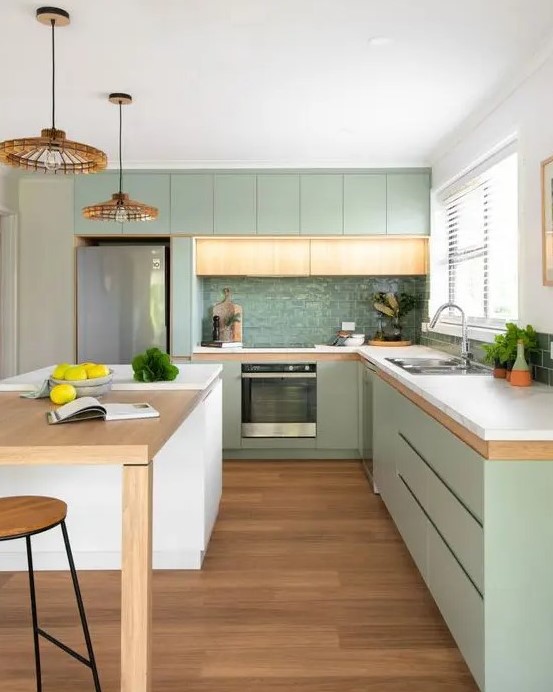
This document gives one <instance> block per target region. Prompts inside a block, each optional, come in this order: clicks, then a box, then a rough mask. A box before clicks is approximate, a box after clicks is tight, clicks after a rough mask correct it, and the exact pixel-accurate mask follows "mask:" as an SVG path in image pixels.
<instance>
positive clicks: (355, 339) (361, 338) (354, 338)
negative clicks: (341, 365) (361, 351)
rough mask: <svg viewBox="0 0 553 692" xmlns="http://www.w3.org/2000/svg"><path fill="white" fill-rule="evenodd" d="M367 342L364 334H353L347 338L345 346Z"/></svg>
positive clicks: (360, 344)
mask: <svg viewBox="0 0 553 692" xmlns="http://www.w3.org/2000/svg"><path fill="white" fill-rule="evenodd" d="M364 343H365V335H364V334H352V335H351V336H348V338H347V339H346V341H345V343H344V346H363V344H364Z"/></svg>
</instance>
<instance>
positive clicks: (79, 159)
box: [0, 7, 107, 173]
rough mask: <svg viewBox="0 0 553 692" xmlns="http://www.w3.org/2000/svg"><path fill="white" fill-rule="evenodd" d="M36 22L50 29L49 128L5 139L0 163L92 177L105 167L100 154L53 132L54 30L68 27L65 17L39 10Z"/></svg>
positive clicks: (55, 10) (52, 10)
mask: <svg viewBox="0 0 553 692" xmlns="http://www.w3.org/2000/svg"><path fill="white" fill-rule="evenodd" d="M36 18H37V19H38V21H39V22H40V23H41V24H46V25H47V26H50V27H51V29H52V127H49V128H46V129H44V130H42V131H41V133H40V137H25V138H23V139H9V140H6V141H5V142H0V163H4V164H6V165H8V166H14V167H15V168H26V169H27V170H30V171H43V172H44V173H96V172H97V171H101V170H102V169H103V168H105V167H106V165H107V157H106V155H105V154H104V152H103V151H100V150H99V149H95V148H94V147H91V146H89V145H88V144H81V143H80V142H72V141H71V140H69V139H66V136H65V132H64V131H63V130H58V129H56V94H55V86H56V50H55V47H56V42H55V29H56V27H57V26H67V25H68V24H69V21H70V20H69V13H68V12H66V11H65V10H60V9H59V8H58V7H39V9H38V10H37V11H36Z"/></svg>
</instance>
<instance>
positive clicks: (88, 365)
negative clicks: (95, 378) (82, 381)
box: [79, 362, 96, 370]
mask: <svg viewBox="0 0 553 692" xmlns="http://www.w3.org/2000/svg"><path fill="white" fill-rule="evenodd" d="M79 365H80V366H81V367H83V368H85V370H86V368H91V367H92V366H93V365H96V363H92V362H87V363H79Z"/></svg>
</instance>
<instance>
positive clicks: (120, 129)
mask: <svg viewBox="0 0 553 692" xmlns="http://www.w3.org/2000/svg"><path fill="white" fill-rule="evenodd" d="M122 139H123V106H122V105H121V101H119V194H123V155H122V144H121V141H122Z"/></svg>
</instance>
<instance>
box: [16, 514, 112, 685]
mask: <svg viewBox="0 0 553 692" xmlns="http://www.w3.org/2000/svg"><path fill="white" fill-rule="evenodd" d="M61 530H62V533H63V542H64V543H65V551H66V552H67V560H68V562H69V569H70V570H71V579H72V581H73V588H74V589H75V596H76V598H77V606H78V608H79V615H80V617H81V624H82V627H83V634H84V638H85V641H86V648H87V651H88V659H89V661H90V668H91V670H92V677H93V679H94V689H95V690H96V692H102V690H101V687H100V678H99V677H98V668H97V667H96V659H95V658H94V651H93V649H92V640H91V639H90V632H89V631H88V623H87V621H86V613H85V610H84V605H83V598H82V596H81V589H80V587H79V580H78V579H77V570H76V569H75V562H74V561H73V553H72V552H71V545H70V543H69V536H68V534H67V527H66V526H65V521H62V522H61ZM27 540H28V539H27Z"/></svg>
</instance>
